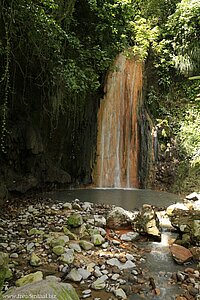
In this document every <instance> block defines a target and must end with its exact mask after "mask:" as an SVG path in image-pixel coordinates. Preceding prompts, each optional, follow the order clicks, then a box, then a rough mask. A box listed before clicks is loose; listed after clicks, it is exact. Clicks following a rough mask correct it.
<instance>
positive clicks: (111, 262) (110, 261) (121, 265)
mask: <svg viewBox="0 0 200 300" xmlns="http://www.w3.org/2000/svg"><path fill="white" fill-rule="evenodd" d="M107 264H108V265H110V266H116V267H118V268H119V269H120V270H124V269H131V268H134V267H136V265H135V263H133V262H132V261H131V260H127V261H126V262H125V263H121V262H120V261H119V260H118V259H117V258H115V257H114V258H111V259H108V260H107Z"/></svg>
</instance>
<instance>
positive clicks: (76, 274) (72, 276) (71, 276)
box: [66, 268, 83, 282]
mask: <svg viewBox="0 0 200 300" xmlns="http://www.w3.org/2000/svg"><path fill="white" fill-rule="evenodd" d="M66 278H67V279H69V280H72V281H75V282H80V281H81V280H82V278H83V277H82V275H81V274H80V273H79V272H78V270H77V269H76V268H73V269H72V270H71V271H70V272H69V274H68V275H67V277H66Z"/></svg>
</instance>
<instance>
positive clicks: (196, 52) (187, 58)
mask: <svg viewBox="0 0 200 300" xmlns="http://www.w3.org/2000/svg"><path fill="white" fill-rule="evenodd" d="M166 28H167V32H168V34H169V35H170V36H171V42H172V44H171V46H172V50H173V54H172V59H173V61H174V64H175V67H176V68H179V69H180V71H181V72H183V73H184V74H190V73H191V71H195V70H198V69H199V67H200V59H199V57H200V41H199V31H200V2H199V1H198V0H182V1H181V2H180V3H179V4H178V5H177V9H176V11H175V13H174V14H172V15H171V16H170V17H169V21H168V23H167V25H166Z"/></svg>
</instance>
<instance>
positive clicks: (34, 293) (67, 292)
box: [4, 280, 79, 300]
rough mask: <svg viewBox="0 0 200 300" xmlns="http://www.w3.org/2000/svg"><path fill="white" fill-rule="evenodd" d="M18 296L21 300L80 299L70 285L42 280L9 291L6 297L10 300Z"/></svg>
mask: <svg viewBox="0 0 200 300" xmlns="http://www.w3.org/2000/svg"><path fill="white" fill-rule="evenodd" d="M16 295H20V297H21V298H23V299H26V300H32V299H41V295H42V296H43V298H45V299H46V298H49V299H50V298H51V299H54V300H61V299H63V300H64V299H67V300H79V297H78V295H77V293H76V291H75V289H74V288H73V287H72V285H70V284H68V283H61V282H57V281H55V280H40V281H38V282H34V283H31V284H26V285H25V286H21V287H18V288H12V289H9V290H8V291H7V292H6V293H5V294H4V297H5V298H8V299H12V298H13V299H14V298H16Z"/></svg>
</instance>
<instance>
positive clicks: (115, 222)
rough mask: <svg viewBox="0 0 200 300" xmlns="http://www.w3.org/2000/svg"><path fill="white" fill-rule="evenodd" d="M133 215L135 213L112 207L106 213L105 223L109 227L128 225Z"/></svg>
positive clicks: (133, 217)
mask: <svg viewBox="0 0 200 300" xmlns="http://www.w3.org/2000/svg"><path fill="white" fill-rule="evenodd" d="M135 216H136V213H133V212H130V211H127V210H125V209H123V208H122V207H114V208H113V209H112V210H111V211H110V212H109V213H108V215H107V220H106V225H107V227H108V228H111V229H116V228H125V227H130V226H131V223H132V222H133V220H134V219H135Z"/></svg>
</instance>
